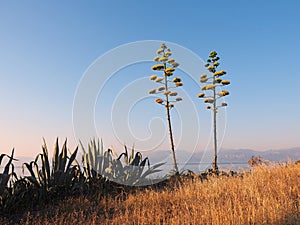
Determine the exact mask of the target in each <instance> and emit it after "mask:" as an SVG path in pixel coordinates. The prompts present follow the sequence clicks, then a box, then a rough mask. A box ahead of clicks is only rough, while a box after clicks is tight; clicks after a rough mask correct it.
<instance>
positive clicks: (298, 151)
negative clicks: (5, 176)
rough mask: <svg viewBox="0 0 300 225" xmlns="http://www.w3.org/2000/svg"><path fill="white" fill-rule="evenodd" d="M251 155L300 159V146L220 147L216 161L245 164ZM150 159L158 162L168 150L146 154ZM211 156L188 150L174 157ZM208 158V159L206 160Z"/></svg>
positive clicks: (196, 158) (203, 158)
mask: <svg viewBox="0 0 300 225" xmlns="http://www.w3.org/2000/svg"><path fill="white" fill-rule="evenodd" d="M252 156H260V157H262V159H264V160H269V161H272V162H281V161H289V160H291V161H297V160H300V147H298V148H290V149H280V150H268V151H255V150H252V149H237V150H230V149H221V150H220V151H219V153H218V162H219V163H226V164H230V163H232V164H234V163H239V164H243V163H245V164H247V162H248V160H249V159H250V158H251V157H252ZM148 157H149V158H150V161H152V162H154V163H155V162H158V161H161V160H162V159H165V158H170V157H171V153H170V151H156V152H153V153H151V154H150V155H148ZM212 157H213V151H212V150H208V151H206V152H193V153H192V152H189V151H182V150H178V151H176V158H177V159H178V160H179V161H181V159H184V162H187V161H188V162H189V163H199V162H206V163H208V162H211V159H212ZM206 160H208V161H206Z"/></svg>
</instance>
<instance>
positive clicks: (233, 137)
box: [0, 0, 300, 156]
mask: <svg viewBox="0 0 300 225" xmlns="http://www.w3.org/2000/svg"><path fill="white" fill-rule="evenodd" d="M179 2H180V3H179ZM299 8H300V3H299V2H298V1H259V0H252V1H241V0H236V1H178V3H177V2H176V1H118V2H117V1H51V2H50V1H48V2H47V3H46V2H45V1H43V2H42V1H40V2H38V1H1V2H0V30H1V33H0V77H1V80H0V105H1V110H0V149H1V150H0V151H1V153H2V152H7V153H8V152H10V150H11V149H12V148H13V147H15V148H16V154H17V155H21V156H33V155H35V154H37V153H38V152H39V151H40V146H41V144H42V137H45V139H46V141H47V143H48V145H49V146H51V147H52V146H53V144H54V141H55V138H56V137H59V138H60V140H61V142H62V141H63V140H64V139H65V138H66V137H67V138H68V140H69V142H70V148H74V146H75V145H76V141H75V140H76V137H75V135H74V131H73V122H72V115H73V101H74V96H75V94H76V90H77V88H78V87H79V84H80V81H81V79H82V77H83V76H84V74H85V72H86V71H87V69H88V68H89V66H90V65H91V64H92V63H93V62H94V61H95V60H96V59H97V58H98V57H100V56H101V55H103V54H105V53H106V52H107V51H110V50H111V49H114V48H116V47H118V46H120V45H123V44H127V43H131V42H136V41H143V40H161V41H164V42H167V43H175V44H178V45H180V46H183V47H185V48H187V49H189V50H190V51H192V52H194V53H195V54H197V55H198V56H199V57H200V58H202V59H204V60H205V59H206V58H207V56H208V54H209V52H210V51H211V50H216V51H217V52H218V53H219V55H220V57H221V68H222V69H224V70H226V71H227V78H228V79H229V80H231V82H232V84H231V85H230V86H228V90H229V91H230V92H231V95H230V96H229V97H227V99H226V101H227V102H228V105H229V107H228V108H227V111H226V114H225V112H224V111H222V112H221V113H220V129H221V131H220V132H219V133H221V134H223V133H224V132H225V136H224V140H223V143H222V146H221V147H222V148H234V149H238V148H252V149H255V150H267V149H280V148H290V147H299V146H300V141H299V134H300V104H299V99H298V98H299V84H300V74H299V69H298V65H299V62H300V56H299V52H300V44H299V40H300V26H299V21H300V14H299ZM158 47H159V46H157V48H158ZM155 51H156V49H153V56H155ZM130 53H132V52H128V54H130ZM132 54H133V53H132ZM173 56H174V58H178V57H179V56H178V55H177V57H176V52H173ZM124 57H126V56H124ZM110 63H111V64H112V65H114V64H115V63H116V62H115V61H113V60H112V61H110ZM179 63H181V62H179ZM151 65H153V63H151V62H144V63H137V64H134V65H129V66H127V67H124V68H122V69H121V70H120V71H118V72H116V73H115V74H112V75H111V76H110V79H109V80H107V81H106V83H105V87H104V88H103V90H102V91H101V92H99V95H98V96H97V102H96V104H95V105H94V110H95V117H94V118H92V119H93V120H94V121H95V126H96V128H97V132H98V133H97V135H98V136H99V137H102V138H103V140H104V143H105V145H106V146H114V147H115V148H120V143H121V144H123V143H125V144H127V145H129V146H131V145H133V144H135V145H136V146H137V148H149V149H150V150H151V149H166V148H168V136H166V135H167V128H166V127H165V112H164V111H163V108H161V107H159V105H157V104H155V103H154V101H153V98H151V97H146V96H147V91H148V89H151V88H153V87H155V84H154V83H151V82H150V81H147V82H149V86H148V87H146V88H145V90H144V92H145V96H141V93H143V88H142V87H144V86H143V85H139V82H140V81H141V82H142V81H143V80H144V81H145V82H146V78H147V77H148V76H150V75H151V74H152V73H153V72H152V71H151V69H150V68H151ZM202 66H203V65H201V64H199V74H198V75H197V74H196V76H199V75H200V73H201V70H202V69H203V68H202ZM178 75H181V76H182V78H185V81H184V83H185V86H184V87H183V88H182V91H181V94H182V95H186V97H185V100H187V99H190V103H191V102H193V104H192V107H196V112H197V119H198V120H199V124H200V127H199V134H198V133H197V134H196V133H193V130H189V129H188V128H186V127H188V126H189V125H188V124H191V125H193V124H194V125H195V124H198V122H195V121H194V120H192V117H191V116H190V115H191V111H195V109H193V108H190V106H189V105H188V104H187V101H186V102H182V103H178V110H177V111H175V110H173V112H172V115H173V123H174V129H175V144H176V145H177V147H178V148H180V149H186V150H197V151H198V150H199V151H200V150H203V149H205V148H206V147H207V146H208V144H209V137H210V134H211V125H210V124H211V123H210V113H209V112H208V111H207V110H205V105H204V103H203V102H202V101H201V100H198V99H197V98H196V95H197V93H198V92H199V90H198V89H197V88H198V87H197V85H196V84H195V83H193V81H192V80H189V77H188V76H187V74H185V73H184V71H180V69H179V70H178ZM99 76H107V74H101V73H99ZM135 84H136V85H135ZM134 85H135V86H134ZM135 88H136V89H135ZM124 90H131V91H133V92H131V93H126V94H124V93H123V92H122V91H124ZM132 93H136V96H132V101H130V96H131V95H130V94H132ZM127 95H128V96H127ZM124 96H125V98H124V99H122V97H124ZM139 100H140V101H139ZM127 101H128V104H130V107H129V108H127V107H126V102H127ZM118 102H122V103H123V104H124V105H123V107H119V108H117V106H120V103H118ZM180 104H181V105H180ZM185 118H189V119H186V120H185ZM123 122H124V123H123ZM124 124H125V125H126V124H127V125H128V127H124V126H125V125H124ZM225 124H226V129H225V128H224V127H225ZM118 126H119V127H118ZM185 126H186V127H185ZM184 127H185V128H184ZM126 129H127V130H126ZM186 130H187V131H186ZM183 131H185V132H184V133H183ZM151 132H152V135H153V133H154V134H157V136H155V137H153V139H151V138H150V139H149V136H151ZM189 132H190V133H189ZM220 136H222V135H220ZM220 139H221V138H220ZM149 140H151V143H150V142H149ZM195 143H196V144H195ZM195 146H196V147H195ZM193 147H195V148H196V149H193ZM149 149H147V150H149Z"/></svg>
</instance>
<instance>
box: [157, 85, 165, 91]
mask: <svg viewBox="0 0 300 225" xmlns="http://www.w3.org/2000/svg"><path fill="white" fill-rule="evenodd" d="M157 90H158V91H163V90H165V87H163V86H161V87H159V88H157Z"/></svg>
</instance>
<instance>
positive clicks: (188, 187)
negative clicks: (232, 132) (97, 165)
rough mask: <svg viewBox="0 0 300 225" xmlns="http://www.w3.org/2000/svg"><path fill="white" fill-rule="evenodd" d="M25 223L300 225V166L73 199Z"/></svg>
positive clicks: (30, 216) (29, 217)
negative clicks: (164, 188)
mask: <svg viewBox="0 0 300 225" xmlns="http://www.w3.org/2000/svg"><path fill="white" fill-rule="evenodd" d="M20 224H46V225H47V224H90V225H92V224H130V225H131V224H132V225H137V224H139V225H146V224H147V225H148V224H149V225H150V224H214V225H218V224H222V225H227V224H234V225H238V224H241V225H245V224H259V225H260V224H278V225H279V224H300V165H299V164H298V165H296V164H291V165H289V166H287V167H280V166H273V167H272V168H270V166H269V167H266V166H262V167H257V168H255V169H254V170H253V171H252V172H251V173H245V174H244V175H243V177H237V176H236V177H219V178H210V179H209V181H204V182H201V181H199V180H194V181H192V180H187V181H185V182H184V183H183V184H182V185H179V186H178V187H176V188H174V189H172V190H171V189H166V190H160V191H154V190H144V191H138V192H137V193H135V194H129V195H128V196H127V197H126V199H123V200H121V199H120V198H118V197H115V198H111V197H110V198H109V197H107V198H105V199H102V200H99V201H97V200H95V199H94V200H92V199H87V198H76V199H68V200H65V201H63V202H61V203H60V204H58V205H56V206H48V207H46V208H45V209H43V210H41V211H38V212H31V213H28V214H26V215H24V216H23V217H22V221H21V223H20Z"/></svg>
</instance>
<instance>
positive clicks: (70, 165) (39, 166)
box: [22, 139, 83, 191]
mask: <svg viewBox="0 0 300 225" xmlns="http://www.w3.org/2000/svg"><path fill="white" fill-rule="evenodd" d="M77 152H78V147H77V148H76V149H75V151H74V152H73V153H72V154H71V156H70V157H68V150H67V140H66V141H65V142H64V145H63V147H62V150H61V151H60V150H59V144H58V139H56V144H55V148H54V153H53V157H52V167H50V160H49V155H48V149H47V145H46V142H45V141H44V145H43V146H42V153H40V154H39V155H37V157H36V159H35V160H34V161H31V162H30V163H24V164H23V166H22V167H23V171H24V168H26V169H27V170H28V172H29V174H30V175H29V176H25V179H27V180H28V181H29V182H30V183H31V184H32V185H34V186H35V187H36V188H43V189H44V190H46V191H49V190H53V189H57V188H61V187H63V188H66V189H68V190H71V191H74V190H75V189H76V188H79V185H80V183H82V182H80V180H81V179H83V177H82V175H81V171H80V167H79V164H78V162H77V160H76V155H77ZM74 164H75V165H74Z"/></svg>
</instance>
